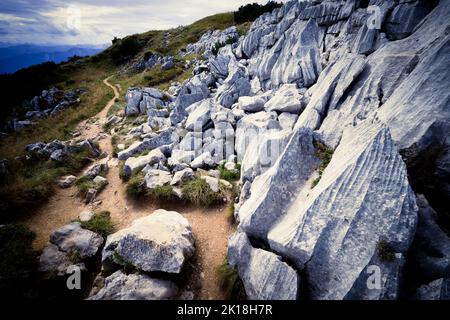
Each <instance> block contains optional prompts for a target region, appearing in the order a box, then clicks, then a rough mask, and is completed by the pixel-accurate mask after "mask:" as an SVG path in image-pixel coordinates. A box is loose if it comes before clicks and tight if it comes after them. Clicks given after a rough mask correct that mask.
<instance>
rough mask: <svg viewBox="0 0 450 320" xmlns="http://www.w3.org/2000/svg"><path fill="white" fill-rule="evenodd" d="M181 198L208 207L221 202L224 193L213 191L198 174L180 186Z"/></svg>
mask: <svg viewBox="0 0 450 320" xmlns="http://www.w3.org/2000/svg"><path fill="white" fill-rule="evenodd" d="M182 194H183V200H184V201H186V202H188V203H192V204H195V205H197V206H203V207H210V206H213V205H216V204H219V203H222V202H223V198H224V193H223V191H221V190H219V192H213V191H212V190H211V188H210V187H209V185H208V183H207V182H206V181H205V180H204V179H202V178H201V177H199V176H196V177H195V178H194V179H192V180H190V181H188V182H186V183H185V184H183V186H182Z"/></svg>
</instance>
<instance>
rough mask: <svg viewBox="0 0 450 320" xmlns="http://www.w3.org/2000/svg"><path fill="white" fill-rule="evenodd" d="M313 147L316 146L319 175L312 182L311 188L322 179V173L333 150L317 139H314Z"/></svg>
mask: <svg viewBox="0 0 450 320" xmlns="http://www.w3.org/2000/svg"><path fill="white" fill-rule="evenodd" d="M314 147H315V148H316V157H317V158H319V160H320V164H319V167H318V168H317V170H318V173H319V177H317V179H315V180H314V181H313V182H312V184H311V188H314V187H315V186H317V184H318V183H319V181H320V179H322V174H323V172H324V171H325V168H326V167H327V166H328V164H329V163H330V161H331V158H332V157H333V152H334V151H333V150H332V149H330V148H328V147H327V146H326V145H325V144H323V143H322V142H319V141H314Z"/></svg>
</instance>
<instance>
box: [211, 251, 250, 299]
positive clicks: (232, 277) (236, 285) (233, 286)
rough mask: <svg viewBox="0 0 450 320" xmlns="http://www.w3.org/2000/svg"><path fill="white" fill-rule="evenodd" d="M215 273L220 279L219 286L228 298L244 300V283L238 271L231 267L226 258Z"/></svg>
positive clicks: (245, 297)
mask: <svg viewBox="0 0 450 320" xmlns="http://www.w3.org/2000/svg"><path fill="white" fill-rule="evenodd" d="M217 273H218V275H219V279H220V286H221V289H222V290H223V292H224V294H225V298H226V299H228V300H246V299H247V296H246V293H245V288H244V285H243V283H242V281H241V279H240V277H239V274H238V272H237V271H236V270H235V269H234V268H232V267H231V266H230V265H229V263H228V259H225V260H224V262H223V263H222V265H220V266H219V268H218V270H217Z"/></svg>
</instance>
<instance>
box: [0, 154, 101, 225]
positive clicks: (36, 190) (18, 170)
mask: <svg viewBox="0 0 450 320" xmlns="http://www.w3.org/2000/svg"><path fill="white" fill-rule="evenodd" d="M91 156H92V155H91V154H90V152H89V151H83V152H80V153H77V154H73V155H70V156H69V157H68V158H67V159H66V160H65V161H63V162H62V163H60V164H55V163H54V162H52V161H51V160H48V161H38V160H29V161H25V162H22V161H18V160H10V161H9V170H8V174H7V176H6V177H2V181H0V212H1V216H0V221H11V220H14V219H15V218H17V217H19V216H20V215H22V214H24V213H27V212H29V209H30V208H36V207H37V206H39V205H41V204H42V203H44V202H45V201H46V200H47V199H48V198H49V197H50V196H51V195H52V194H53V191H54V189H55V186H56V181H57V180H58V178H60V177H61V176H63V175H69V174H72V175H75V174H77V173H78V172H79V171H81V169H82V168H83V167H84V166H85V165H86V164H87V163H89V161H90V160H89V157H91Z"/></svg>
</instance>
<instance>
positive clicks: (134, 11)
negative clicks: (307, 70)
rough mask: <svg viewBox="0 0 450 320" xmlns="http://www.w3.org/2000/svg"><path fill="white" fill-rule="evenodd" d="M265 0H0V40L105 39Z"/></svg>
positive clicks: (97, 41) (80, 41)
mask: <svg viewBox="0 0 450 320" xmlns="http://www.w3.org/2000/svg"><path fill="white" fill-rule="evenodd" d="M253 2H259V3H262V4H264V3H266V2H267V0H132V1H129V0H97V1H92V0H91V1H89V0H77V1H70V0H69V1H67V0H28V1H27V0H0V43H14V44H19V43H33V44H64V45H66V44H68V45H75V44H106V43H110V41H111V39H113V38H114V37H115V36H117V37H119V38H121V37H124V36H126V35H130V34H134V33H142V32H145V31H148V30H156V29H169V28H172V27H177V26H180V25H188V24H190V23H192V22H194V21H196V20H198V19H201V18H203V17H205V16H208V15H211V14H215V13H220V12H227V11H234V10H236V9H237V8H239V6H241V5H244V4H247V3H253Z"/></svg>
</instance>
